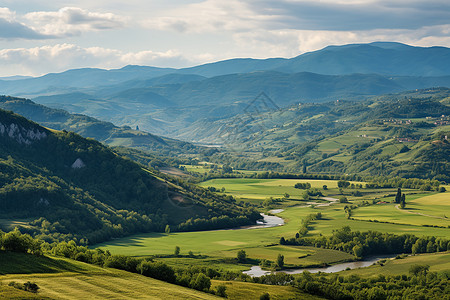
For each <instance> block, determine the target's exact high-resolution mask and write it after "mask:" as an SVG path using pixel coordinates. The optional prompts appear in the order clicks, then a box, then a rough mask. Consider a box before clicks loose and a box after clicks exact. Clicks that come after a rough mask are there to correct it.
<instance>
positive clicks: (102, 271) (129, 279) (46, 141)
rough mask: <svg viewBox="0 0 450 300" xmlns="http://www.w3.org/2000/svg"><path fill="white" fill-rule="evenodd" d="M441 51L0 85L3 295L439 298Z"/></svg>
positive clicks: (444, 257) (444, 233)
mask: <svg viewBox="0 0 450 300" xmlns="http://www.w3.org/2000/svg"><path fill="white" fill-rule="evenodd" d="M449 51H450V50H449V49H448V48H445V47H429V48H425V47H415V46H409V45H405V44H400V43H387V42H375V43H370V44H352V45H343V46H329V47H326V48H323V49H321V50H318V51H314V52H310V53H304V54H302V55H300V56H298V57H294V58H290V59H286V58H270V59H264V60H263V59H261V60H259V59H231V60H224V61H219V62H215V63H210V64H203V65H198V66H194V67H189V68H156V67H147V66H136V65H129V66H125V67H123V68H120V69H109V70H107V69H97V68H81V69H73V70H67V71H65V72H62V73H53V74H47V75H43V76H39V77H13V78H7V79H8V80H2V79H0V94H4V95H3V96H0V297H3V298H6V299H81V298H89V299H91V298H92V299H162V298H166V299H220V298H224V297H228V298H229V299H390V300H394V299H395V300H397V299H447V298H445V297H447V296H448V295H449V294H450V290H449V286H450V285H449V284H448V283H449V281H450V275H449V271H450V265H449V262H448V261H449V256H450V252H449V251H450V219H449V218H450V185H449V183H450V141H449V136H450V117H449V116H450V72H449V71H448V70H449V68H447V66H450V61H449V60H448V57H450V56H449V54H448V53H450V52H449ZM436 55H439V59H436ZM425 56H426V57H428V58H429V59H428V60H426V62H424V60H423V59H422V58H423V57H425ZM269 219H270V220H271V222H269V224H266V225H267V226H264V220H266V221H267V220H269ZM373 257H379V258H380V259H374V258H373ZM368 259H373V262H374V264H373V265H370V266H369V264H368V266H364V267H362V268H353V267H352V268H350V267H349V266H351V265H350V264H353V263H360V262H363V261H365V260H368ZM345 263H347V265H342V266H343V267H342V268H340V269H339V270H337V271H336V272H333V273H327V272H321V271H320V270H324V269H320V268H326V267H333V266H339V265H341V264H345ZM347 267H348V268H347ZM255 268H257V269H258V270H259V271H261V272H263V273H264V274H261V275H262V276H250V275H248V274H247V273H246V272H247V271H249V270H251V269H255ZM318 268H319V269H320V270H316V271H319V272H317V273H316V272H315V271H314V272H310V271H308V270H314V269H318ZM298 270H301V271H298Z"/></svg>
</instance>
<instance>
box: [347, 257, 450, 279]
mask: <svg viewBox="0 0 450 300" xmlns="http://www.w3.org/2000/svg"><path fill="white" fill-rule="evenodd" d="M415 264H417V265H429V266H430V271H432V272H441V271H448V270H450V252H449V251H447V252H443V253H427V254H419V255H414V256H408V257H406V258H403V259H393V260H387V261H386V262H385V263H384V264H383V266H381V265H379V264H377V265H373V266H370V267H367V268H360V269H354V270H348V271H342V272H341V273H342V275H351V274H356V275H360V276H377V275H378V274H383V275H399V274H408V272H409V268H410V267H411V266H412V265H415Z"/></svg>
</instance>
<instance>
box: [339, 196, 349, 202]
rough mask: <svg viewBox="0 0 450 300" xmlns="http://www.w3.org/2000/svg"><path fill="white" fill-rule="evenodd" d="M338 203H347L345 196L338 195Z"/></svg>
mask: <svg viewBox="0 0 450 300" xmlns="http://www.w3.org/2000/svg"><path fill="white" fill-rule="evenodd" d="M339 203H348V199H347V197H345V196H341V197H339Z"/></svg>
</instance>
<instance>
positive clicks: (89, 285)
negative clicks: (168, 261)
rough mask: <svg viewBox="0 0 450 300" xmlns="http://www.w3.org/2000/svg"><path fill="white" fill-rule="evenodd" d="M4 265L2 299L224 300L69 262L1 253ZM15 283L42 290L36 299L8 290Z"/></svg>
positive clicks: (0, 280)
mask: <svg viewBox="0 0 450 300" xmlns="http://www.w3.org/2000/svg"><path fill="white" fill-rule="evenodd" d="M0 262H1V264H0V273H1V274H3V275H0V297H1V299H74V300H76V299H130V300H131V299H162V298H164V299H220V298H219V297H216V296H213V295H211V294H206V293H203V292H199V291H196V290H192V289H188V288H184V287H181V286H178V285H173V284H169V283H166V282H162V281H159V280H155V279H152V278H149V277H145V276H142V275H138V274H133V273H129V272H125V271H121V270H117V269H109V268H101V267H98V266H94V265H89V264H85V263H82V262H78V261H74V260H70V259H66V258H59V257H58V258H56V257H36V256H31V255H27V254H19V253H5V252H1V253H0ZM30 266H32V267H31V268H30ZM18 273H23V274H18ZM11 281H15V282H17V283H24V282H27V281H31V282H34V283H36V284H37V285H38V286H39V288H40V289H39V292H38V294H37V295H34V294H32V293H30V292H25V291H21V290H17V289H14V288H12V287H9V286H7V285H8V283H9V282H11Z"/></svg>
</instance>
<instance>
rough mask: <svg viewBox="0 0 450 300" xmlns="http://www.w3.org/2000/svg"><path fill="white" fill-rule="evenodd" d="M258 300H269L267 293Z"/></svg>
mask: <svg viewBox="0 0 450 300" xmlns="http://www.w3.org/2000/svg"><path fill="white" fill-rule="evenodd" d="M259 300H270V295H269V293H264V294H262V295H261V296H259Z"/></svg>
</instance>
